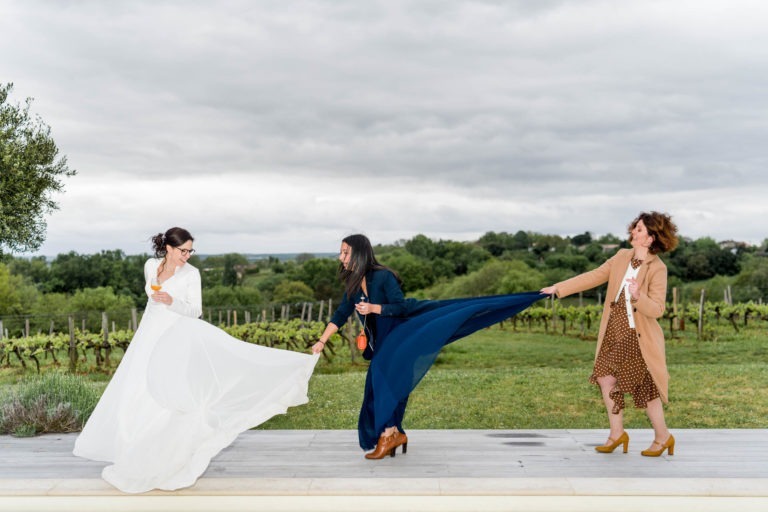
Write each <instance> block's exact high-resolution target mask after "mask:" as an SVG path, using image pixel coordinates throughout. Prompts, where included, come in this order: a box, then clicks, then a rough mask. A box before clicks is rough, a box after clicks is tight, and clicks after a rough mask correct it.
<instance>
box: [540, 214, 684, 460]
mask: <svg viewBox="0 0 768 512" xmlns="http://www.w3.org/2000/svg"><path fill="white" fill-rule="evenodd" d="M629 242H630V244H631V245H632V248H631V249H621V250H619V251H618V252H617V253H616V254H615V255H614V256H613V257H611V258H610V259H609V260H608V261H606V262H605V263H603V264H602V265H601V266H600V267H598V268H596V269H595V270H592V271H590V272H585V273H583V274H580V275H578V276H576V277H573V278H571V279H568V280H566V281H563V282H560V283H557V284H555V285H553V286H549V287H547V288H543V289H542V290H541V291H542V293H547V294H555V295H557V296H558V297H567V296H568V295H571V294H574V293H578V292H580V291H583V290H588V289H590V288H594V287H596V286H599V285H601V284H604V283H606V282H607V283H608V290H607V293H606V300H605V304H604V307H603V315H602V318H601V321H600V331H599V333H598V336H597V351H596V354H595V364H594V370H593V373H592V376H591V377H590V381H591V382H592V383H594V384H597V385H599V386H600V390H601V392H602V395H603V401H604V402H605V406H606V409H607V412H608V422H609V424H610V429H611V431H610V435H609V437H608V440H607V441H606V442H605V444H604V445H601V446H598V447H596V448H595V449H596V450H597V451H598V452H601V453H610V452H613V451H614V450H615V449H616V447H617V446H619V445H623V447H624V453H626V452H627V448H628V445H629V436H628V435H627V433H626V432H625V431H624V417H623V409H624V394H625V393H629V394H630V395H632V398H633V401H634V404H635V407H637V408H644V409H646V413H647V414H648V418H649V419H650V421H651V425H652V426H653V430H654V436H655V437H654V441H653V443H652V444H651V446H650V447H649V448H648V449H647V450H643V451H642V452H641V453H642V455H646V456H652V457H657V456H659V455H661V454H662V453H664V450H667V451H668V453H669V455H673V454H674V447H675V438H674V437H673V436H672V434H670V432H669V430H668V429H667V425H666V423H665V421H664V409H663V406H662V401H663V402H664V403H666V402H668V401H669V399H668V384H669V374H668V373H667V363H666V357H665V352H664V333H663V332H662V330H661V326H660V325H659V323H658V319H659V318H660V317H661V316H662V315H663V314H664V309H665V305H666V294H667V267H666V265H665V264H664V262H663V261H661V259H660V258H659V257H658V256H657V255H658V254H659V253H663V252H668V251H671V250H672V249H674V248H675V247H676V246H677V227H676V226H675V224H674V223H673V222H672V220H671V218H670V217H669V216H668V215H666V214H662V213H658V212H650V213H645V212H643V213H641V214H640V215H638V216H637V218H635V219H634V220H633V221H632V222H631V223H630V225H629Z"/></svg>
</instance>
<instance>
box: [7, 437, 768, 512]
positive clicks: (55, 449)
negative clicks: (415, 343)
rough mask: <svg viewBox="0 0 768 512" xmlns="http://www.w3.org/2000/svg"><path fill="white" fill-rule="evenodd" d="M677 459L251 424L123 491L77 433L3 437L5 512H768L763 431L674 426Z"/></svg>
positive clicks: (576, 446)
mask: <svg viewBox="0 0 768 512" xmlns="http://www.w3.org/2000/svg"><path fill="white" fill-rule="evenodd" d="M674 434H675V438H676V439H677V446H676V451H675V455H674V456H669V455H667V454H665V455H664V456H662V457H660V458H649V457H642V456H641V455H640V451H641V450H642V449H644V448H646V447H647V446H648V445H649V444H650V442H651V440H652V438H653V432H652V431H651V430H630V431H629V435H630V438H631V441H630V446H629V453H628V454H623V453H620V450H617V451H616V452H615V453H613V454H598V453H596V452H595V451H594V446H596V445H598V444H602V442H603V441H604V440H605V436H606V431H605V430H526V431H522V430H412V431H409V432H408V437H409V440H410V442H409V445H408V453H407V454H406V455H402V454H401V453H398V455H397V456H396V457H394V458H390V457H387V458H385V459H383V460H381V461H368V460H365V459H364V458H363V452H362V451H361V450H360V449H359V447H358V446H357V433H356V432H355V431H346V430H312V431H308V430H290V431H285V430H282V431H275V430H257V431H249V432H246V433H244V434H242V435H241V436H240V437H239V438H238V439H237V440H236V441H235V443H233V444H232V445H231V446H229V447H228V448H226V449H225V450H224V451H222V452H221V453H220V454H219V455H218V456H217V457H216V458H215V459H214V460H213V461H212V462H211V465H210V466H209V467H208V470H207V471H206V473H205V474H204V475H203V476H202V478H200V480H199V481H198V482H197V484H196V485H194V486H193V487H190V488H186V489H181V490H179V491H175V492H163V491H153V492H150V493H145V494H142V495H139V496H131V495H125V494H123V493H121V492H120V491H117V490H116V489H114V488H112V487H111V486H110V485H109V484H107V483H106V482H104V481H103V480H101V478H100V473H101V469H102V468H103V467H104V465H105V464H103V463H98V462H93V461H88V460H84V459H80V458H78V457H75V456H73V455H72V453H71V450H72V446H73V444H74V440H75V437H76V434H66V435H46V436H41V437H35V438H13V437H9V436H0V461H2V462H1V463H0V510H14V511H19V512H22V511H32V510H80V511H89V510H110V511H113V512H118V511H122V510H189V511H195V510H275V511H289V510H290V511H293V510H301V511H303V512H307V511H312V510H329V511H330V510H333V511H345V510H350V511H353V510H354V511H358V510H366V511H376V510H382V511H384V510H387V511H393V510H419V511H420V512H425V511H430V510H440V511H453V510H462V511H463V510H488V511H496V510H498V511H502V510H503V511H545V510H546V511H549V510H552V511H555V510H573V511H579V510H585V511H587V510H589V511H591V512H594V511H598V510H617V509H618V510H622V511H627V510H643V511H648V510H652V509H654V508H658V510H673V509H674V510H677V511H680V510H689V509H690V510H697V511H703V512H707V511H709V510H738V511H739V512H751V511H758V510H759V511H763V512H764V511H768V431H766V430H705V429H701V430H698V429H697V430H680V429H677V430H674Z"/></svg>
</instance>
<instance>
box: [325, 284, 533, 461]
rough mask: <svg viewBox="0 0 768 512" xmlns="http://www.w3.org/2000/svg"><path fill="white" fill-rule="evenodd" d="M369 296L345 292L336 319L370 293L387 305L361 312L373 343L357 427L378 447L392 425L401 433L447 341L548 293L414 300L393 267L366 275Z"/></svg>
mask: <svg viewBox="0 0 768 512" xmlns="http://www.w3.org/2000/svg"><path fill="white" fill-rule="evenodd" d="M366 288H367V290H368V296H365V295H364V294H363V293H362V292H358V293H356V294H354V295H353V297H352V298H349V297H347V295H346V294H345V295H344V298H343V299H342V303H341V304H340V305H339V307H338V309H337V310H336V312H335V313H334V315H333V318H332V319H331V322H332V323H334V324H335V325H337V326H339V327H341V326H342V325H343V324H344V323H345V322H346V319H347V318H348V317H349V315H351V314H352V312H353V311H354V310H355V309H354V308H355V304H356V303H358V302H360V300H361V298H363V297H364V298H365V300H367V301H368V302H370V303H371V304H381V305H382V311H381V314H380V315H374V314H371V315H368V318H367V319H365V318H364V317H362V316H360V320H361V322H362V321H365V325H366V331H367V334H368V340H369V344H368V347H367V348H366V350H365V352H363V357H364V358H366V359H369V360H370V361H371V363H370V365H369V366H368V373H367V375H366V378H365V390H364V393H363V403H362V406H361V408H360V417H359V419H358V423H357V431H358V436H359V440H360V447H361V448H363V449H364V450H370V449H373V448H374V447H375V446H376V442H377V441H378V439H379V436H380V435H381V433H382V432H383V431H384V430H385V429H386V428H387V427H391V426H396V427H397V428H398V429H399V430H400V432H404V431H403V428H402V420H403V416H404V414H405V408H406V405H407V403H408V396H409V395H410V394H411V391H413V389H414V388H415V387H416V385H417V384H418V383H419V382H420V381H421V379H422V378H423V377H424V375H426V373H427V371H428V370H429V368H430V367H431V366H432V364H433V363H434V362H435V359H436V358H437V355H438V353H439V352H440V350H441V349H442V348H443V347H444V346H445V345H447V344H449V343H451V342H453V341H456V340H458V339H460V338H463V337H464V336H468V335H469V334H472V333H473V332H475V331H477V330H480V329H483V328H485V327H488V326H491V325H493V324H495V323H498V322H500V321H502V320H505V319H507V318H509V317H511V316H514V315H515V314H517V313H519V312H520V311H522V310H524V309H525V308H527V307H529V306H530V305H531V304H533V303H534V302H536V301H538V300H540V299H542V298H544V297H546V295H542V294H541V293H539V292H527V293H515V294H510V295H494V296H487V297H472V298H466V299H449V300H414V299H405V298H404V297H403V293H402V290H401V289H400V285H399V284H398V282H397V279H396V278H395V276H394V275H393V274H392V273H391V272H390V271H388V270H374V271H371V272H368V274H367V275H366Z"/></svg>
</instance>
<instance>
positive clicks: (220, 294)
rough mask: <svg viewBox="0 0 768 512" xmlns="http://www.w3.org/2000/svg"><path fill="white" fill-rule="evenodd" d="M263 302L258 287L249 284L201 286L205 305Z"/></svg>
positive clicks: (237, 304)
mask: <svg viewBox="0 0 768 512" xmlns="http://www.w3.org/2000/svg"><path fill="white" fill-rule="evenodd" d="M262 302H263V299H262V296H261V293H260V292H259V290H258V289H256V288H252V287H250V286H225V285H221V284H220V285H216V286H213V287H210V288H203V305H204V306H205V307H225V306H253V305H255V304H261V303H262Z"/></svg>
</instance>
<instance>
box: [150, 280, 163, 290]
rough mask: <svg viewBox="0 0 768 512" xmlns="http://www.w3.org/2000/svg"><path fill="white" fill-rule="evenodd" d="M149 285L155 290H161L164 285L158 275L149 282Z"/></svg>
mask: <svg viewBox="0 0 768 512" xmlns="http://www.w3.org/2000/svg"><path fill="white" fill-rule="evenodd" d="M149 287H150V288H152V289H153V290H154V291H156V292H159V291H160V290H161V289H162V288H163V285H162V284H160V280H159V279H158V278H157V277H153V278H152V280H151V281H150V282H149Z"/></svg>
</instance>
